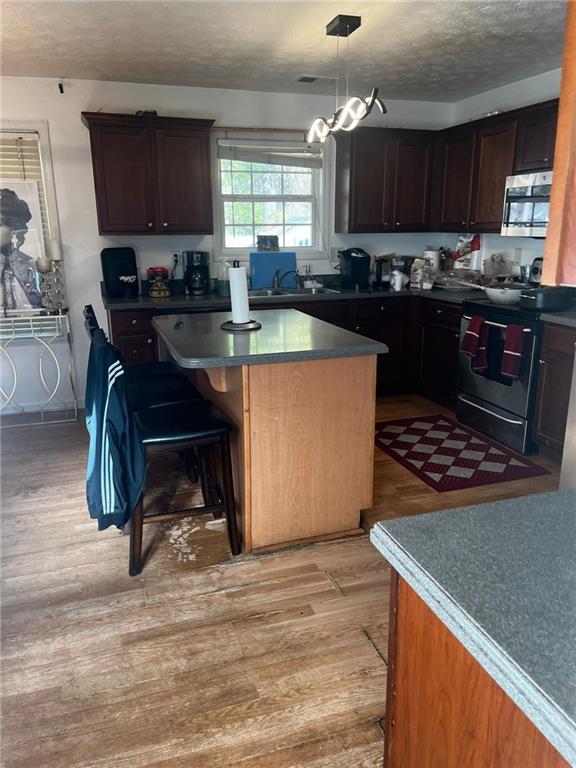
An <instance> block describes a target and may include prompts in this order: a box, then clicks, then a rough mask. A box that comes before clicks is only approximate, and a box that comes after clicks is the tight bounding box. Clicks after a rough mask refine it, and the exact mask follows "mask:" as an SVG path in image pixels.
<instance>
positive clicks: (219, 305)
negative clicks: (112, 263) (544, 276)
mask: <svg viewBox="0 0 576 768" xmlns="http://www.w3.org/2000/svg"><path fill="white" fill-rule="evenodd" d="M399 296H417V297H419V298H424V299H434V300H435V301H445V302H447V303H449V304H462V302H464V301H467V300H468V299H470V298H471V297H476V298H480V297H481V294H480V292H479V291H445V290H442V289H434V290H432V291H410V290H407V291H398V292H395V291H360V292H358V293H357V292H356V291H340V290H339V291H338V292H337V293H306V294H290V293H286V294H282V295H280V296H254V297H251V298H250V306H251V307H262V306H274V304H297V303H299V302H310V301H314V302H316V301H319V302H326V301H343V300H344V301H351V300H354V301H363V300H366V299H391V300H393V299H394V298H397V297H399ZM102 298H103V301H104V306H105V307H106V309H107V310H109V311H121V310H130V309H131V310H138V309H153V310H156V309H159V310H163V311H169V312H173V311H179V310H180V311H186V312H195V311H201V310H206V309H217V310H219V309H222V310H226V309H230V299H229V298H228V297H223V296H217V295H216V294H208V295H206V296H186V295H183V294H174V295H173V296H170V297H169V298H167V299H153V298H151V297H150V296H137V297H136V298H134V299H111V298H109V297H108V296H106V294H105V293H104V291H102Z"/></svg>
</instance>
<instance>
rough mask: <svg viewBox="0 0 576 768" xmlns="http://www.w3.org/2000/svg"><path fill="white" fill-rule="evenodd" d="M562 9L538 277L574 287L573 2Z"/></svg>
mask: <svg viewBox="0 0 576 768" xmlns="http://www.w3.org/2000/svg"><path fill="white" fill-rule="evenodd" d="M566 6H567V11H566V26H565V32H564V58H563V62H562V87H561V90H560V104H559V109H558V128H557V131H556V147H555V150H554V179H553V183H552V195H551V198H550V223H549V224H548V232H547V235H546V250H545V252H544V271H543V274H542V282H543V283H544V284H545V285H562V284H565V285H576V2H574V1H573V0H572V1H571V2H568V3H566Z"/></svg>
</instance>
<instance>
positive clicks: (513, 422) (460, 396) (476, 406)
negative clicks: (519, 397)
mask: <svg viewBox="0 0 576 768" xmlns="http://www.w3.org/2000/svg"><path fill="white" fill-rule="evenodd" d="M458 400H462V402H463V403H466V405H471V406H472V408H478V410H479V411H484V413H489V414H490V416H495V417H496V418H497V419H500V421H505V422H506V423H507V424H514V426H517V427H521V426H522V424H524V422H523V421H516V419H507V418H506V417H505V416H500V415H499V414H498V413H494V411H490V410H489V409H488V408H483V407H482V406H481V405H476V403H473V402H472V401H471V400H467V399H466V398H465V397H462V395H458Z"/></svg>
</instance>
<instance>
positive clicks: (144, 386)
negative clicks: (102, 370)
mask: <svg viewBox="0 0 576 768" xmlns="http://www.w3.org/2000/svg"><path fill="white" fill-rule="evenodd" d="M125 376H126V394H127V395H128V401H129V403H130V405H131V407H132V410H133V411H143V410H144V409H146V408H152V407H154V406H157V405H165V404H167V403H174V402H184V401H188V400H202V395H201V394H200V393H199V392H198V390H197V389H196V387H194V386H193V385H192V384H191V383H190V382H189V381H188V379H187V378H186V377H185V376H183V375H182V374H181V373H170V372H168V373H166V374H165V375H159V376H156V375H153V376H151V377H149V378H146V377H140V376H138V375H137V376H135V377H133V376H132V375H131V369H130V368H126V370H125Z"/></svg>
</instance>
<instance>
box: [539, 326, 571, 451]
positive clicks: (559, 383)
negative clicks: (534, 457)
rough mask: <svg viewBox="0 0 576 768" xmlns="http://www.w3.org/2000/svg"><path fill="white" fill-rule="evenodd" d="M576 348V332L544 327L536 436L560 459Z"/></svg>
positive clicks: (556, 327) (557, 327)
mask: <svg viewBox="0 0 576 768" xmlns="http://www.w3.org/2000/svg"><path fill="white" fill-rule="evenodd" d="M575 345H576V330H572V329H570V328H562V327H560V326H558V325H552V324H548V323H546V324H545V325H544V332H543V334H542V349H541V353H540V360H539V367H540V370H539V373H538V391H537V394H536V407H535V409H534V433H533V437H534V439H535V440H536V442H537V443H538V444H539V445H540V446H541V447H542V448H544V449H547V450H548V451H550V452H551V453H552V454H554V455H556V456H559V455H561V454H562V449H563V447H564V433H565V431H566V420H567V418H568V403H569V400H570V385H571V383H572V368H573V366H574V349H575Z"/></svg>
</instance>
